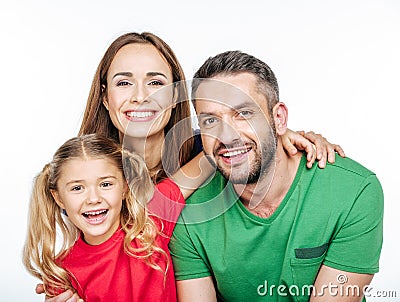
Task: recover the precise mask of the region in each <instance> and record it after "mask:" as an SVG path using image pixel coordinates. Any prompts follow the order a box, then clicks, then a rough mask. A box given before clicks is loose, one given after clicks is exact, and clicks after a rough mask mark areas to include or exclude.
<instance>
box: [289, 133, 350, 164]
mask: <svg viewBox="0 0 400 302" xmlns="http://www.w3.org/2000/svg"><path fill="white" fill-rule="evenodd" d="M282 144H283V148H284V149H285V150H286V152H287V153H288V154H289V155H292V156H293V155H295V154H296V153H297V151H298V150H304V151H305V152H306V153H307V167H308V168H311V167H312V165H313V163H314V162H315V160H317V161H318V167H320V168H325V166H326V162H327V161H328V162H329V163H331V164H333V163H334V162H335V152H337V153H338V154H339V155H340V156H341V157H346V155H345V153H344V151H343V149H342V147H340V146H339V145H337V144H332V143H330V142H329V141H328V140H327V139H326V138H325V137H323V136H322V135H321V134H316V133H315V132H313V131H309V132H304V131H297V132H295V131H292V130H290V129H287V131H286V133H285V135H283V136H282Z"/></svg>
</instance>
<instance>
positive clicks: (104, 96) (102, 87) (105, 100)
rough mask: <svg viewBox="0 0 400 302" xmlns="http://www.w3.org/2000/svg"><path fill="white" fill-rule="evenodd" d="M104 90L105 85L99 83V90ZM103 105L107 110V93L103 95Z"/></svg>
mask: <svg viewBox="0 0 400 302" xmlns="http://www.w3.org/2000/svg"><path fill="white" fill-rule="evenodd" d="M105 90H106V85H104V84H103V85H101V92H104V91H105ZM103 105H104V107H106V109H107V110H108V100H107V94H106V93H105V94H104V95H103Z"/></svg>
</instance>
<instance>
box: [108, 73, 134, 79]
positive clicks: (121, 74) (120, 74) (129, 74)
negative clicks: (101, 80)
mask: <svg viewBox="0 0 400 302" xmlns="http://www.w3.org/2000/svg"><path fill="white" fill-rule="evenodd" d="M117 76H125V77H132V76H133V74H132V72H128V71H123V72H117V73H116V74H114V76H113V78H115V77H117Z"/></svg>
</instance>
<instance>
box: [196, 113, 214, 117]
mask: <svg viewBox="0 0 400 302" xmlns="http://www.w3.org/2000/svg"><path fill="white" fill-rule="evenodd" d="M214 115H215V112H200V113H199V114H198V115H197V116H198V117H207V116H214Z"/></svg>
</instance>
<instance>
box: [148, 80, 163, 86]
mask: <svg viewBox="0 0 400 302" xmlns="http://www.w3.org/2000/svg"><path fill="white" fill-rule="evenodd" d="M149 85H150V86H162V85H164V83H163V82H161V81H159V80H152V81H150V82H149Z"/></svg>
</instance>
